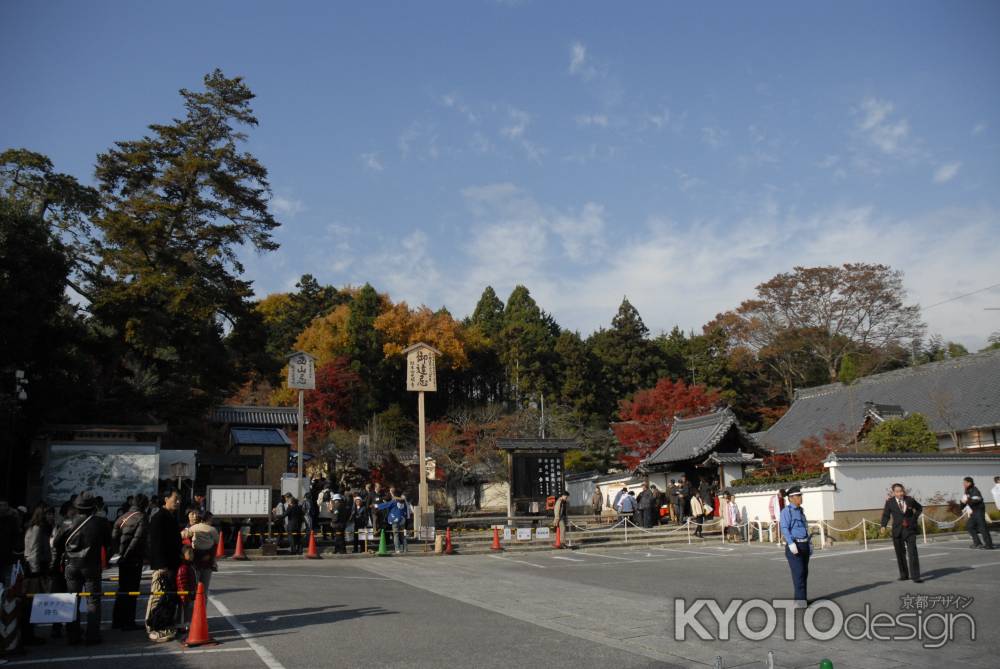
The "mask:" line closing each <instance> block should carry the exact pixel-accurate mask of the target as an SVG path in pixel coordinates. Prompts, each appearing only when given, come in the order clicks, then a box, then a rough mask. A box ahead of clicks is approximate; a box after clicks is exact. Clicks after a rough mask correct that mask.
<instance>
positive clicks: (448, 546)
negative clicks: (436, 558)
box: [444, 527, 455, 555]
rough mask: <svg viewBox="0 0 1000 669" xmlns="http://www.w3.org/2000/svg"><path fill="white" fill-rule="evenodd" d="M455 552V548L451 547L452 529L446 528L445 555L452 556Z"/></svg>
mask: <svg viewBox="0 0 1000 669" xmlns="http://www.w3.org/2000/svg"><path fill="white" fill-rule="evenodd" d="M454 552H455V549H454V547H452V545H451V528H450V527H449V528H446V529H445V531H444V554H445V555H451V554H452V553H454Z"/></svg>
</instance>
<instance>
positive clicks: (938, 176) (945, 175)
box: [934, 161, 962, 184]
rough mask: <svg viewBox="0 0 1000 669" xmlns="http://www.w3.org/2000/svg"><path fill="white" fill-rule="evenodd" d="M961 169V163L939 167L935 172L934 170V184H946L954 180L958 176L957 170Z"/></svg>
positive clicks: (956, 162)
mask: <svg viewBox="0 0 1000 669" xmlns="http://www.w3.org/2000/svg"><path fill="white" fill-rule="evenodd" d="M960 167H962V163H960V162H958V161H955V162H953V163H945V164H944V165H941V166H940V167H938V168H937V169H936V170H934V183H936V184H943V183H948V182H949V181H951V180H952V179H954V178H955V175H957V174H958V170H959V168H960Z"/></svg>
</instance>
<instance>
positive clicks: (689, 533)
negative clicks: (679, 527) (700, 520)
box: [685, 518, 691, 544]
mask: <svg viewBox="0 0 1000 669" xmlns="http://www.w3.org/2000/svg"><path fill="white" fill-rule="evenodd" d="M685 525H686V526H687V535H688V543H689V544H690V543H691V519H690V518H688V519H687V523H685Z"/></svg>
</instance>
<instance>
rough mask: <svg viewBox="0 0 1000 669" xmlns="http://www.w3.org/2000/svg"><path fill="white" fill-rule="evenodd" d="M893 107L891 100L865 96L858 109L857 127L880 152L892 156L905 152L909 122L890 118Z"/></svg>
mask: <svg viewBox="0 0 1000 669" xmlns="http://www.w3.org/2000/svg"><path fill="white" fill-rule="evenodd" d="M894 109H895V107H894V106H893V104H892V103H891V102H888V101H886V100H879V99H876V98H872V97H869V98H865V99H864V100H863V101H862V102H861V107H860V109H859V110H858V112H857V113H858V114H859V115H860V119H859V121H858V126H857V129H858V131H859V132H861V133H862V134H863V135H864V136H865V137H867V138H868V140H869V141H870V142H871V143H872V144H873V145H874V146H875V147H876V148H878V149H879V151H881V152H882V153H884V154H886V155H889V156H892V155H898V154H901V153H905V152H907V151H908V149H909V147H908V145H907V143H906V142H907V139H908V137H909V134H910V123H909V121H908V120H907V119H905V118H902V119H890V116H891V115H892V113H893V111H894Z"/></svg>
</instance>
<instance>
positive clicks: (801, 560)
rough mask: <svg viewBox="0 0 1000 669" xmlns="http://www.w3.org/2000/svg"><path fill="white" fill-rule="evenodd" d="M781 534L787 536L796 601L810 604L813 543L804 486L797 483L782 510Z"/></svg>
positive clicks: (798, 603) (799, 603)
mask: <svg viewBox="0 0 1000 669" xmlns="http://www.w3.org/2000/svg"><path fill="white" fill-rule="evenodd" d="M779 525H780V527H781V536H783V537H784V538H785V559H786V560H788V567H789V568H790V569H791V570H792V585H793V587H794V589H795V603H796V605H797V606H800V607H805V606H808V604H809V598H808V596H807V593H806V590H807V588H806V585H807V582H808V580H809V557H810V555H812V545H811V544H810V543H809V525H808V524H807V522H806V514H805V512H804V511H803V510H802V488H801V487H799V486H797V485H795V486H792V487H791V488H789V489H788V504H786V505H785V508H784V509H782V510H781V519H780V522H779Z"/></svg>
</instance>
